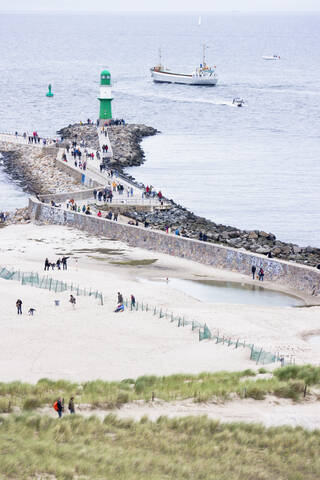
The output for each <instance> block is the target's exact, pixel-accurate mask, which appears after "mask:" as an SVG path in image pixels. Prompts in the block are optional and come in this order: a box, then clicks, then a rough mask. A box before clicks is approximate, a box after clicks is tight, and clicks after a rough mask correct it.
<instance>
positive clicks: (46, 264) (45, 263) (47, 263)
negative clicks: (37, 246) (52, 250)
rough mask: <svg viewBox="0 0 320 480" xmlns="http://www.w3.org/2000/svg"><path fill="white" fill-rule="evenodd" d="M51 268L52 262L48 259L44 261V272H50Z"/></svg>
mask: <svg viewBox="0 0 320 480" xmlns="http://www.w3.org/2000/svg"><path fill="white" fill-rule="evenodd" d="M49 268H50V262H49V260H48V258H46V259H45V261H44V270H49Z"/></svg>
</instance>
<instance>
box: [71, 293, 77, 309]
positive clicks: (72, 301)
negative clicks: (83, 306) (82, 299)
mask: <svg viewBox="0 0 320 480" xmlns="http://www.w3.org/2000/svg"><path fill="white" fill-rule="evenodd" d="M69 302H70V303H71V305H72V308H73V309H75V307H76V298H75V297H74V296H73V295H70V299H69Z"/></svg>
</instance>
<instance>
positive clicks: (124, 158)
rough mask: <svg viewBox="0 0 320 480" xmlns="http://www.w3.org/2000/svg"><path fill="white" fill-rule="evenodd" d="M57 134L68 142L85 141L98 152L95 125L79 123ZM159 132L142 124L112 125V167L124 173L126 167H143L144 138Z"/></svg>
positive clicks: (109, 133)
mask: <svg viewBox="0 0 320 480" xmlns="http://www.w3.org/2000/svg"><path fill="white" fill-rule="evenodd" d="M57 133H58V134H59V135H60V136H62V137H63V138H64V139H66V140H71V141H73V140H76V141H78V142H80V141H84V142H85V144H86V146H87V147H89V148H93V149H95V150H98V148H99V139H98V134H97V128H96V126H95V125H87V124H86V125H80V124H79V123H77V124H74V125H69V126H68V127H65V128H61V129H60V130H58V131H57ZM156 133H158V132H157V130H156V129H155V128H153V127H147V126H146V125H141V124H127V125H111V126H110V127H108V135H109V139H110V142H111V145H112V150H113V158H112V159H111V160H110V166H112V167H114V168H117V169H118V170H120V171H122V170H123V168H125V167H132V166H135V165H141V164H142V163H143V162H144V159H145V157H144V152H143V150H142V148H141V146H140V143H141V141H142V139H143V137H148V136H151V135H155V134H156Z"/></svg>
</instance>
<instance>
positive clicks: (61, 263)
mask: <svg viewBox="0 0 320 480" xmlns="http://www.w3.org/2000/svg"><path fill="white" fill-rule="evenodd" d="M68 258H69V257H62V258H61V259H60V258H58V260H57V261H56V262H49V260H48V258H46V259H45V261H44V270H47V271H49V270H50V267H51V270H54V269H55V267H57V269H58V270H61V266H62V270H67V269H68V264H67V260H68Z"/></svg>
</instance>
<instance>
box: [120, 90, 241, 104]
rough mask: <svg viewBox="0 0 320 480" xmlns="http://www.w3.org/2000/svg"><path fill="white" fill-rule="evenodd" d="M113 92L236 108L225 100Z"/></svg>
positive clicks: (122, 93) (124, 91) (230, 101)
mask: <svg viewBox="0 0 320 480" xmlns="http://www.w3.org/2000/svg"><path fill="white" fill-rule="evenodd" d="M114 91H115V92H117V93H120V94H121V95H126V96H135V97H139V98H141V99H143V98H145V99H148V98H157V99H160V100H165V101H169V102H174V103H204V104H206V105H208V104H209V105H217V106H220V105H221V106H227V107H236V105H234V104H233V103H232V100H225V99H208V98H189V97H188V98H185V97H176V96H175V97H173V96H170V95H157V94H155V93H147V92H144V93H141V92H134V93H131V92H130V93H129V92H128V91H126V90H121V89H117V88H115V89H114Z"/></svg>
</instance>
